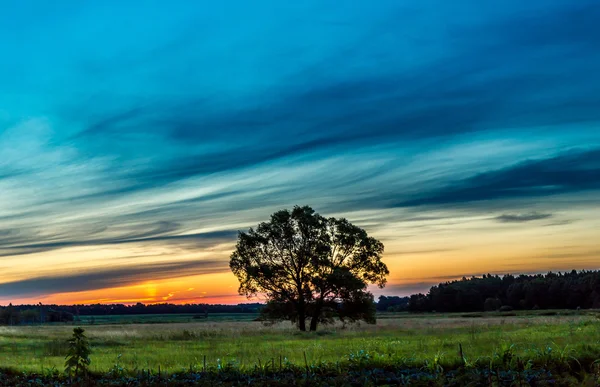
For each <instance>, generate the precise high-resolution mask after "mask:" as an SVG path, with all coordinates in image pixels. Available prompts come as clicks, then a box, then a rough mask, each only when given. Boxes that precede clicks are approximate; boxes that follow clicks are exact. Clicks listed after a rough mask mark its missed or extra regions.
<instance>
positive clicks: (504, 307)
mask: <svg viewBox="0 0 600 387" xmlns="http://www.w3.org/2000/svg"><path fill="white" fill-rule="evenodd" d="M512 310H513V307H512V306H510V305H502V306H501V307H500V309H499V311H500V312H512Z"/></svg>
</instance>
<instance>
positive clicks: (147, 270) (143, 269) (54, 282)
mask: <svg viewBox="0 0 600 387" xmlns="http://www.w3.org/2000/svg"><path fill="white" fill-rule="evenodd" d="M228 270H229V268H228V266H227V264H226V262H223V261H220V260H197V261H183V262H163V263H151V264H143V265H135V266H121V267H117V268H101V269H95V270H89V271H81V272H75V273H69V274H60V275H55V276H44V277H33V278H28V279H24V280H19V281H12V282H5V283H1V284H0V294H1V295H2V297H3V298H6V297H15V296H19V297H21V296H36V295H46V294H54V293H69V292H81V291H86V290H95V289H105V288H114V287H123V286H128V285H135V284H138V283H140V282H143V281H146V280H160V279H168V278H177V277H187V276H195V275H202V274H213V273H222V272H226V271H228Z"/></svg>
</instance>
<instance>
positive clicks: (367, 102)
mask: <svg viewBox="0 0 600 387" xmlns="http://www.w3.org/2000/svg"><path fill="white" fill-rule="evenodd" d="M51 8H52V9H46V8H44V7H42V6H41V5H40V7H36V8H35V9H29V8H28V9H25V8H23V7H22V6H20V5H16V4H15V5H11V6H9V9H8V10H7V12H4V13H3V14H2V15H0V48H1V49H2V52H3V53H5V55H4V60H3V61H1V62H0V84H2V85H3V92H2V93H0V106H2V108H0V154H1V155H2V157H0V222H2V224H1V225H0V230H1V231H0V259H1V260H2V262H3V263H5V264H6V265H7V266H10V267H11V268H12V269H14V268H15V267H18V265H19V260H20V259H21V258H31V257H32V255H31V254H33V253H35V254H36V255H35V257H38V256H39V257H42V256H44V254H46V253H47V254H48V255H47V256H48V257H50V252H52V259H57V258H56V257H57V255H58V252H59V250H61V249H63V250H67V249H74V248H82V247H83V248H85V249H86V251H87V250H89V249H97V251H102V250H103V249H110V248H117V247H118V248H122V249H124V250H125V249H127V248H132V246H136V247H140V248H143V249H147V250H153V249H156V250H159V249H160V247H161V246H170V247H173V246H177V247H178V248H179V247H181V248H183V249H185V250H186V251H187V252H189V251H194V249H195V250H201V251H209V250H211V249H214V248H215V247H216V246H219V245H222V244H231V243H232V242H233V241H234V240H235V233H236V231H237V230H239V229H244V228H247V227H249V226H251V225H253V224H256V223H257V222H259V221H261V220H264V219H265V218H266V217H267V216H268V215H269V213H271V212H272V211H274V210H276V209H280V208H285V207H290V206H293V205H295V204H310V205H312V206H314V207H315V208H316V209H317V210H319V211H321V212H324V213H334V214H344V215H345V214H350V215H352V216H356V218H357V219H359V220H361V217H362V215H363V214H365V213H368V214H370V216H371V218H369V219H366V218H365V219H366V220H365V224H366V225H367V226H366V227H367V228H370V229H369V231H373V232H377V233H380V234H381V235H385V236H386V237H387V238H389V240H390V241H391V243H399V242H398V241H397V240H398V235H397V233H396V231H397V228H398V227H403V228H404V229H406V228H408V227H410V228H411V230H412V236H409V233H408V232H405V233H403V234H402V235H403V237H406V238H420V237H422V236H423V235H429V234H427V233H428V232H432V230H431V227H430V226H432V223H433V222H436V224H435V227H436V231H440V232H445V230H449V229H452V228H461V227H463V228H466V227H467V226H466V223H467V222H471V223H472V222H479V221H480V219H482V218H485V221H486V222H487V223H489V227H496V228H500V226H499V225H498V224H493V223H497V222H504V223H507V222H508V223H520V224H522V227H531V228H532V229H534V228H537V227H539V228H540V230H541V228H542V227H545V226H547V225H548V224H547V223H548V221H554V222H553V223H552V224H554V225H555V226H557V227H563V226H573V224H570V223H569V224H566V223H564V220H561V219H558V220H557V219H554V218H551V217H552V216H553V214H556V213H561V214H564V215H565V219H575V218H578V219H579V218H580V217H581V215H579V214H578V215H575V214H573V212H574V211H575V207H576V206H575V202H577V203H580V204H578V205H581V206H584V207H585V208H592V207H594V206H597V205H598V204H599V202H598V199H597V198H598V196H597V193H598V191H600V183H598V182H600V131H598V125H599V124H600V111H599V110H598V106H600V94H598V92H597V91H598V90H599V89H600V76H599V75H598V71H597V69H598V68H599V67H600V51H599V50H597V47H598V46H599V45H600V27H598V26H597V23H596V20H598V19H600V6H599V4H598V2H597V1H595V0H581V1H577V2H567V1H563V0H533V1H528V2H526V3H524V2H522V1H516V0H508V1H504V2H502V4H497V5H495V6H494V7H493V9H490V8H489V7H487V6H480V5H479V4H476V3H475V2H474V1H471V0H460V1H454V2H452V4H450V3H448V4H446V3H443V4H442V3H439V4H436V6H435V7H430V6H429V5H427V4H426V2H425V3H424V2H422V1H417V0H414V1H408V2H402V4H400V3H398V2H397V1H392V0H383V1H381V2H378V4H377V5H376V6H371V5H366V4H355V5H353V6H349V7H346V8H344V9H343V10H342V9H341V8H339V7H338V6H337V5H335V4H333V3H332V4H328V3H323V2H320V1H316V0H315V1H306V2H302V4H288V3H285V4H284V3H281V4H275V3H271V2H266V3H249V2H244V1H237V2H235V6H227V7H226V6H224V5H223V4H220V3H214V4H211V5H210V6H199V5H198V4H195V3H192V2H190V3H186V4H181V5H180V6H179V7H176V8H173V7H168V6H166V5H164V4H159V3H156V4H151V5H148V7H146V9H145V13H146V15H147V17H145V18H143V19H140V18H137V17H133V16H135V15H137V14H138V13H139V10H138V9H137V7H136V6H133V5H128V4H112V5H101V4H78V5H77V6H73V5H71V6H68V7H67V6H61V5H59V6H57V7H51ZM49 14H51V15H52V17H48V15H49ZM7 15H9V16H7ZM153 15H154V16H156V17H153ZM274 15H276V17H275V16H274ZM324 15H327V16H326V17H325V16H324ZM132 20H135V21H134V22H132ZM234 24H235V28H231V27H232V26H233V25H234ZM11 36H20V39H19V40H18V41H17V40H14V39H12V38H9V37H11ZM52 42H61V44H60V45H59V44H54V43H52ZM89 42H94V44H93V45H90V44H89ZM523 209H526V210H525V211H524V210H523ZM441 212H443V213H442V214H440V213H441ZM457 218H460V219H457ZM543 219H546V220H547V221H546V222H543V221H542V220H543ZM561 222H563V223H561ZM591 222H592V220H587V221H585V220H584V221H581V222H579V221H578V222H577V223H576V225H577V227H582V228H583V227H590V224H591ZM580 223H581V225H579V224H580ZM398 224H401V226H398ZM482 224H483V223H482ZM477 225H478V226H480V223H478V224H477ZM502 228H505V229H509V227H502ZM549 230H550V231H552V230H554V229H549V228H546V229H545V231H539V232H540V234H541V233H543V232H546V233H547V232H548V231H549ZM506 232H508V231H506ZM544 235H545V234H544ZM542 239H543V238H541V237H540V240H542ZM539 243H542V242H539ZM577 243H579V242H577ZM394 250H395V251H397V252H402V251H405V252H413V253H418V254H427V252H439V254H441V255H443V254H445V253H447V252H448V251H444V250H447V249H445V248H444V247H442V248H440V247H437V246H429V245H420V246H413V245H411V246H410V247H408V248H405V249H401V248H394ZM448 250H449V249H448ZM177 251H180V250H179V249H175V248H174V249H173V250H172V251H171V252H170V253H169V254H171V256H170V258H171V259H173V260H174V261H177V260H178V259H179V258H180V257H179V256H178V255H177V254H178V253H177ZM160 253H161V254H162V253H164V252H162V251H161V252H160ZM124 254H126V253H124ZM411 254H412V253H411ZM224 255H226V254H224ZM224 255H223V256H224ZM17 256H19V257H17ZM24 256H27V257H24ZM402 256H403V255H402V254H400V253H398V254H397V256H394V257H390V258H389V259H390V260H396V261H397V262H401V263H402V264H404V263H405V262H404V261H402V258H401V257H402ZM404 256H407V255H404ZM48 259H50V258H48ZM83 259H84V258H83V257H82V260H83ZM401 263H397V267H398V270H394V269H393V270H392V272H393V273H401V272H402V270H400V269H399V268H400V266H401ZM392 266H393V265H392ZM13 272H14V270H13ZM150 272H151V273H155V272H154V271H149V272H148V273H150ZM167 272H169V271H168V270H167ZM104 274H105V275H108V274H109V273H108V274H107V273H104ZM148 275H150V274H148ZM152 275H154V274H152ZM395 275H397V276H398V278H399V276H400V275H401V274H395ZM31 277H32V278H34V277H36V275H35V273H34V272H33V271H32V272H31ZM42 283H43V282H42ZM90 283H94V284H96V285H94V286H104V285H101V284H100V283H99V281H95V282H94V281H91V282H90ZM7 286H9V285H6V287H5V289H7V291H8V287H7ZM11 286H13V285H11ZM19 286H20V285H18V284H14V286H13V287H14V288H15V289H16V288H19ZM19 289H23V288H22V287H21V288H19ZM86 289H87V288H86ZM14 294H16V293H14Z"/></svg>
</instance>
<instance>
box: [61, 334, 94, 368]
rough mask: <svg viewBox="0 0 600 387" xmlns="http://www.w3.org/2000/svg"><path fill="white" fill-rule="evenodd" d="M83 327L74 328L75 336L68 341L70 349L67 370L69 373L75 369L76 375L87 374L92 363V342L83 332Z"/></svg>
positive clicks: (66, 364) (67, 357) (66, 362)
mask: <svg viewBox="0 0 600 387" xmlns="http://www.w3.org/2000/svg"><path fill="white" fill-rule="evenodd" d="M83 332H84V330H83V328H74V329H73V337H71V338H70V339H69V340H68V341H67V343H68V344H69V350H68V352H67V356H66V357H65V358H66V361H65V372H66V373H67V374H69V375H71V374H72V372H73V371H74V374H75V376H79V375H81V374H87V372H88V366H89V365H90V352H91V350H90V343H89V341H88V339H87V337H86V336H85V335H84V334H83Z"/></svg>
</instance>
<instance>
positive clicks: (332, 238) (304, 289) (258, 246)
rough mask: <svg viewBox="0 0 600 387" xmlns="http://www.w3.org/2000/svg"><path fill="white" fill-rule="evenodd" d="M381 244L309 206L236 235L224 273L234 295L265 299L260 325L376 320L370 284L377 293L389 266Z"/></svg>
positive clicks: (281, 213) (275, 216)
mask: <svg viewBox="0 0 600 387" xmlns="http://www.w3.org/2000/svg"><path fill="white" fill-rule="evenodd" d="M383 249H384V247H383V244H382V243H381V242H380V241H378V240H377V239H375V238H372V237H369V236H368V235H367V233H366V231H365V230H363V229H361V228H360V227H357V226H355V225H353V224H351V223H350V222H349V221H348V220H346V219H343V218H340V219H336V218H325V217H323V216H321V215H319V214H317V213H316V212H315V211H314V210H313V209H312V208H310V207H308V206H304V207H298V206H296V207H294V209H293V210H292V211H289V210H282V211H278V212H276V213H274V214H273V215H271V219H270V221H268V222H264V223H261V224H259V225H258V227H256V229H254V228H251V229H250V230H249V231H248V232H240V233H239V235H238V242H237V246H236V249H235V251H234V252H233V253H232V255H231V261H230V267H231V270H232V271H233V273H234V274H235V275H236V277H237V278H238V280H239V281H240V287H239V293H240V294H242V295H246V296H247V297H249V298H251V297H254V296H257V295H258V294H261V295H264V296H265V297H266V298H267V301H268V302H267V305H266V307H265V308H263V309H262V317H263V319H264V320H266V321H271V322H273V321H281V320H290V321H292V322H294V323H296V324H297V326H298V329H300V330H302V331H305V330H306V322H307V320H310V330H311V331H314V330H316V329H317V325H318V324H319V323H331V322H333V321H334V320H335V319H341V320H342V321H357V320H364V321H366V322H368V323H374V322H375V304H374V301H373V295H372V294H371V293H370V292H369V291H368V290H367V286H368V285H369V284H375V285H377V286H379V287H380V288H383V287H384V286H385V283H386V276H387V275H388V274H389V271H388V268H387V266H386V265H385V264H384V263H383V262H382V260H381V256H382V254H383Z"/></svg>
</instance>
